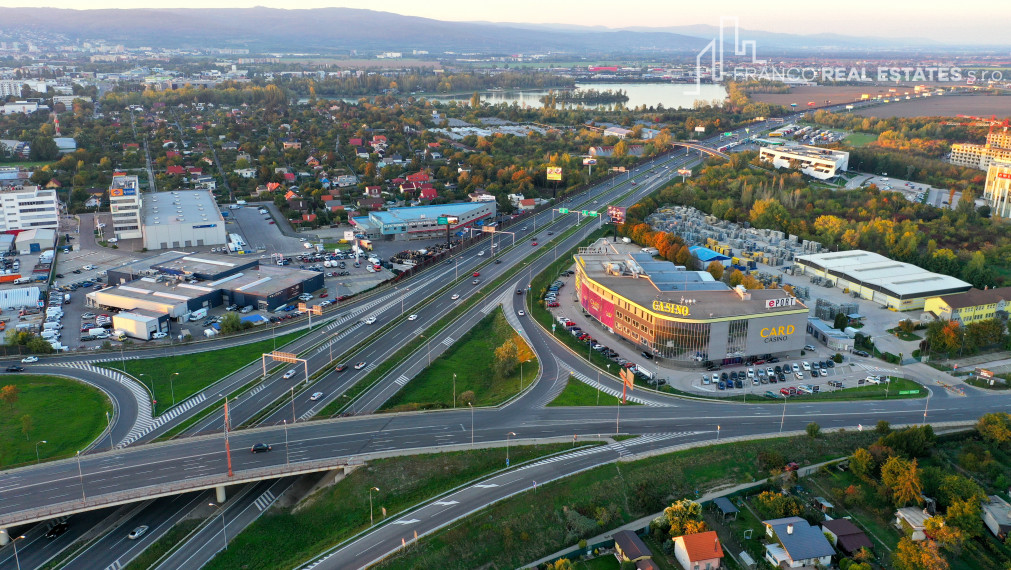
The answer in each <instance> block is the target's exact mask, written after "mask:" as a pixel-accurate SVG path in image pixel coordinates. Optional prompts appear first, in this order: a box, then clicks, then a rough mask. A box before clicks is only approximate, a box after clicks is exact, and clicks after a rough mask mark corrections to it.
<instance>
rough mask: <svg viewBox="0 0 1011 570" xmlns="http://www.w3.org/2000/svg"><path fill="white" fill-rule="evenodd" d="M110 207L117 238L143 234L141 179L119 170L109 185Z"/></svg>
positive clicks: (132, 237) (135, 236)
mask: <svg viewBox="0 0 1011 570" xmlns="http://www.w3.org/2000/svg"><path fill="white" fill-rule="evenodd" d="M109 209H110V211H111V213H112V231H113V235H114V236H115V237H116V239H137V238H139V237H141V236H142V233H141V224H140V180H139V179H138V178H137V177H136V176H130V175H127V174H123V173H122V172H117V173H116V174H114V175H113V177H112V184H110V185H109Z"/></svg>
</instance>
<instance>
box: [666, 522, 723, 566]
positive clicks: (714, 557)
mask: <svg viewBox="0 0 1011 570" xmlns="http://www.w3.org/2000/svg"><path fill="white" fill-rule="evenodd" d="M674 558H677V561H678V562H680V563H681V567H682V568H684V569H685V570H717V569H719V568H722V567H723V546H722V545H721V544H720V538H719V537H718V536H716V531H713V530H710V531H707V532H700V533H698V534H688V535H685V536H676V537H674Z"/></svg>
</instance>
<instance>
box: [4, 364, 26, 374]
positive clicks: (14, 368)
mask: <svg viewBox="0 0 1011 570" xmlns="http://www.w3.org/2000/svg"><path fill="white" fill-rule="evenodd" d="M24 369H25V367H24V366H18V365H17V364H12V365H10V366H8V367H7V372H21V371H22V370H24Z"/></svg>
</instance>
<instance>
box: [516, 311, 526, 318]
mask: <svg viewBox="0 0 1011 570" xmlns="http://www.w3.org/2000/svg"><path fill="white" fill-rule="evenodd" d="M516 314H517V315H519V316H521V317H522V316H524V315H526V313H524V312H523V311H518V312H517V313H516Z"/></svg>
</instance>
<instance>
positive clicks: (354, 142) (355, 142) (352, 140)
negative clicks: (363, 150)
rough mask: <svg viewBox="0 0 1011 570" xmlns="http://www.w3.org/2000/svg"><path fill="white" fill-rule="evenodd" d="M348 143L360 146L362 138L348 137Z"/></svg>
mask: <svg viewBox="0 0 1011 570" xmlns="http://www.w3.org/2000/svg"><path fill="white" fill-rule="evenodd" d="M348 144H349V145H351V146H362V139H360V138H353V139H349V140H348Z"/></svg>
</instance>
